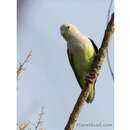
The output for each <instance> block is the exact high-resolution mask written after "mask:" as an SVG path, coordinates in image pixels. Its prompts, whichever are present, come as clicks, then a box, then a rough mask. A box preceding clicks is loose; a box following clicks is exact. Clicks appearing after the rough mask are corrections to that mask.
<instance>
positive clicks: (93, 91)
mask: <svg viewBox="0 0 130 130" xmlns="http://www.w3.org/2000/svg"><path fill="white" fill-rule="evenodd" d="M94 97H95V85H94V86H92V88H91V91H90V94H89V96H88V98H87V100H86V102H87V103H92V102H93V100H94Z"/></svg>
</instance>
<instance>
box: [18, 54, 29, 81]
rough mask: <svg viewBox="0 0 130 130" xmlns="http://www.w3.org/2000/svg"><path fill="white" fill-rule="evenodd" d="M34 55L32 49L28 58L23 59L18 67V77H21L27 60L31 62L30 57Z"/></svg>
mask: <svg viewBox="0 0 130 130" xmlns="http://www.w3.org/2000/svg"><path fill="white" fill-rule="evenodd" d="M31 56H32V51H30V52H29V53H28V55H27V57H26V59H25V60H24V61H23V63H19V67H18V68H17V79H18V78H19V76H20V74H21V73H22V71H24V66H25V64H26V63H27V62H29V59H30V57H31Z"/></svg>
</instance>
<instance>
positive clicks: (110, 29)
mask: <svg viewBox="0 0 130 130" xmlns="http://www.w3.org/2000/svg"><path fill="white" fill-rule="evenodd" d="M113 33H114V13H113V14H112V16H111V19H110V22H109V23H108V25H107V28H106V30H105V34H104V38H103V41H102V45H101V47H100V49H99V52H98V54H97V56H96V57H95V60H94V63H93V65H92V69H91V71H90V72H89V74H88V75H87V76H86V88H85V89H84V90H82V92H81V94H80V96H79V98H78V100H77V102H76V104H75V106H74V109H73V111H72V113H71V115H70V118H69V121H68V123H67V125H66V127H65V130H73V129H74V128H75V126H76V122H77V120H78V117H79V114H80V112H81V110H82V108H83V106H84V104H85V103H86V101H85V99H87V97H88V95H89V90H90V89H89V88H90V87H91V86H92V85H94V83H95V82H96V79H97V77H98V75H99V73H100V70H101V66H102V64H103V62H104V59H105V56H106V54H107V49H108V46H109V43H110V42H109V41H110V38H111V36H112V34H113Z"/></svg>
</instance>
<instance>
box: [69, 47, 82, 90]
mask: <svg viewBox="0 0 130 130" xmlns="http://www.w3.org/2000/svg"><path fill="white" fill-rule="evenodd" d="M67 54H68V58H69V62H70V65H71V67H72V69H73V71H74V74H75V77H76V79H77V81H78V83H79V85H80V87H81V88H82V85H81V83H80V80H79V76H78V74H77V71H76V69H75V66H74V58H73V55H72V54H71V53H70V51H69V49H67Z"/></svg>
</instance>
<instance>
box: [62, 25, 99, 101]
mask: <svg viewBox="0 0 130 130" xmlns="http://www.w3.org/2000/svg"><path fill="white" fill-rule="evenodd" d="M60 33H61V35H62V36H63V38H64V39H65V40H66V42H67V54H68V58H69V62H70V65H71V67H72V69H73V71H74V74H75V77H76V79H77V81H78V83H79V86H80V88H81V89H83V88H84V87H86V81H85V79H86V75H87V74H88V72H89V71H90V69H91V66H92V63H93V61H94V58H95V56H96V54H97V52H98V48H97V46H96V45H95V44H94V42H93V40H91V39H90V38H87V37H85V36H84V35H83V34H82V33H81V32H80V31H79V30H78V29H77V27H76V26H74V25H72V24H63V25H62V26H61V27H60ZM94 96H95V84H94V86H91V88H90V91H89V95H88V98H87V99H86V101H87V103H91V102H92V101H93V99H94Z"/></svg>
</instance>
